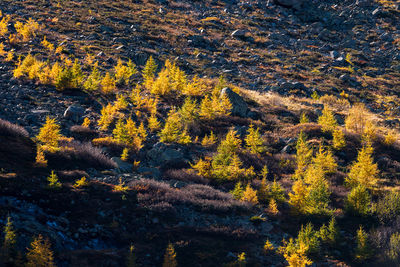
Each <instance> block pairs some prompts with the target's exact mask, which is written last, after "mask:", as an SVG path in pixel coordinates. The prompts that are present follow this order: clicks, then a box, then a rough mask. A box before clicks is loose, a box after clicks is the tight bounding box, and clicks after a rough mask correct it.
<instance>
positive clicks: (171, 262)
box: [162, 243, 178, 267]
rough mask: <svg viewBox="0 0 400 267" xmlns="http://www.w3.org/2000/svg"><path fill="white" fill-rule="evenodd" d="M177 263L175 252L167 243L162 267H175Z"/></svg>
mask: <svg viewBox="0 0 400 267" xmlns="http://www.w3.org/2000/svg"><path fill="white" fill-rule="evenodd" d="M176 266H178V263H177V262H176V252H175V249H174V246H173V245H172V244H171V243H169V244H168V246H167V249H166V250H165V254H164V261H163V265H162V267H176Z"/></svg>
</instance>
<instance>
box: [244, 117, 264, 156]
mask: <svg viewBox="0 0 400 267" xmlns="http://www.w3.org/2000/svg"><path fill="white" fill-rule="evenodd" d="M244 141H245V142H246V148H247V149H249V150H250V152H251V153H253V154H262V153H264V152H265V151H266V147H265V146H264V142H263V139H262V138H261V134H260V129H259V128H254V126H253V124H250V127H249V129H248V130H247V135H246V138H245V139H244Z"/></svg>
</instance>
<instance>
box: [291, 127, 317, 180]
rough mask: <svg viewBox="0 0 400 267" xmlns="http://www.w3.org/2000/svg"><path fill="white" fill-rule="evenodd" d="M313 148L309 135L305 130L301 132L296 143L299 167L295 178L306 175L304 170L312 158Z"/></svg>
mask: <svg viewBox="0 0 400 267" xmlns="http://www.w3.org/2000/svg"><path fill="white" fill-rule="evenodd" d="M312 154H313V150H312V148H310V147H309V145H308V143H307V137H306V135H305V134H304V132H303V131H301V132H300V134H299V137H298V139H297V144H296V162H297V169H296V172H295V174H294V177H295V178H297V179H298V178H301V177H302V176H304V172H305V170H306V168H307V167H308V165H309V164H310V162H311V159H312Z"/></svg>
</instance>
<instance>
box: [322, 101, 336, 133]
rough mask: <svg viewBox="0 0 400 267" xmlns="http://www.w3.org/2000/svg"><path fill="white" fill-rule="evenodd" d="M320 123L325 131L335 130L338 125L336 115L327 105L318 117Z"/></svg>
mask: <svg viewBox="0 0 400 267" xmlns="http://www.w3.org/2000/svg"><path fill="white" fill-rule="evenodd" d="M318 124H319V125H321V127H322V131H323V132H333V131H334V130H335V129H336V127H337V126H338V124H337V121H336V119H335V115H334V114H333V112H332V111H331V110H330V109H329V108H328V106H326V105H325V107H324V109H323V110H322V115H321V116H320V117H319V118H318Z"/></svg>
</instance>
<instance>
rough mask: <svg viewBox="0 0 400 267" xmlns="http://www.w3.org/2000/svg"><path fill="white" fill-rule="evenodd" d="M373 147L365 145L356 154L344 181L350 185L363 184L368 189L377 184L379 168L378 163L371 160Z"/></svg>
mask: <svg viewBox="0 0 400 267" xmlns="http://www.w3.org/2000/svg"><path fill="white" fill-rule="evenodd" d="M372 153H373V148H372V147H371V146H370V145H365V146H364V147H363V148H362V149H361V150H360V151H359V152H358V156H357V161H356V162H354V163H353V165H352V166H351V168H350V172H349V174H348V176H347V178H346V182H347V184H348V185H350V186H351V187H356V186H357V185H363V186H365V187H366V188H368V189H373V188H375V186H376V185H377V184H378V181H379V178H378V174H379V170H378V165H377V164H376V163H374V162H373V157H372Z"/></svg>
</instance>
